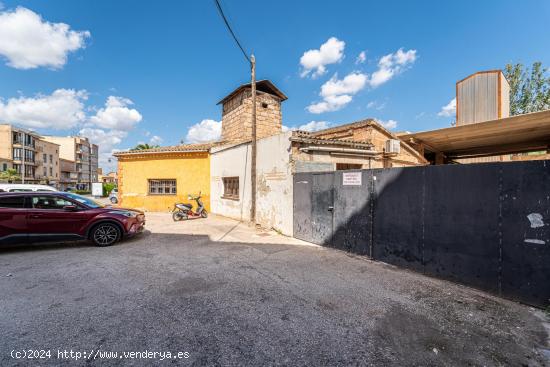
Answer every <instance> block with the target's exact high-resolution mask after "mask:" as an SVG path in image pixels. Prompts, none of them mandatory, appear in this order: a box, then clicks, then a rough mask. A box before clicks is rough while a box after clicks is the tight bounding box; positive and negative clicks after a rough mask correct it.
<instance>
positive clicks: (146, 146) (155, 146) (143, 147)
mask: <svg viewBox="0 0 550 367" xmlns="http://www.w3.org/2000/svg"><path fill="white" fill-rule="evenodd" d="M158 147H159V146H158V145H149V144H147V143H143V144H138V145H136V146H135V147H133V148H132V149H130V150H145V149H153V148H158Z"/></svg>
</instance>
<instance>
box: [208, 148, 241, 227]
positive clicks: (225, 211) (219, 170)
mask: <svg viewBox="0 0 550 367" xmlns="http://www.w3.org/2000/svg"><path fill="white" fill-rule="evenodd" d="M250 157H251V155H250V144H240V145H236V146H223V147H217V148H212V149H211V156H210V180H211V181H210V188H211V196H212V200H211V201H212V203H211V205H212V213H216V214H220V215H224V216H226V217H230V218H235V219H239V220H244V221H248V220H250V195H251V191H250V185H251V181H250ZM223 177H239V199H238V200H233V199H224V198H223V197H222V196H223V180H222V178H223Z"/></svg>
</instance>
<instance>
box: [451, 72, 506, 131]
mask: <svg viewBox="0 0 550 367" xmlns="http://www.w3.org/2000/svg"><path fill="white" fill-rule="evenodd" d="M499 74H500V71H494V72H482V73H478V74H474V75H472V76H470V77H468V78H466V79H464V80H462V81H460V82H459V83H458V84H457V106H458V116H457V125H466V124H473V123H477V122H482V121H488V120H495V119H497V118H499V116H498V103H499V102H498V98H499ZM501 79H504V78H503V77H501ZM507 93H509V92H508V91H507V90H506V91H505V90H501V96H507ZM502 107H504V109H506V108H507V107H506V106H501V108H502ZM503 111H504V110H503Z"/></svg>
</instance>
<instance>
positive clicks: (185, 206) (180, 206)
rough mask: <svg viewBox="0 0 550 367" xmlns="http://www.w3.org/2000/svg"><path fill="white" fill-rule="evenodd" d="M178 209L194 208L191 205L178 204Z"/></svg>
mask: <svg viewBox="0 0 550 367" xmlns="http://www.w3.org/2000/svg"><path fill="white" fill-rule="evenodd" d="M176 207H177V208H182V207H183V208H185V209H191V208H192V207H193V205H191V204H176ZM183 208H182V209H183Z"/></svg>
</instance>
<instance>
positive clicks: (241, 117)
mask: <svg viewBox="0 0 550 367" xmlns="http://www.w3.org/2000/svg"><path fill="white" fill-rule="evenodd" d="M256 91H257V94H256V136H257V138H258V139H261V138H265V137H267V136H271V135H275V134H278V133H280V132H281V129H282V113H281V102H283V101H284V100H286V99H287V97H286V96H285V95H284V94H283V92H281V91H280V90H279V89H278V88H277V87H276V86H275V85H273V83H271V82H270V81H269V80H260V81H258V82H256ZM218 104H221V105H222V141H225V142H240V141H247V140H250V139H251V138H252V90H251V87H250V84H244V85H241V86H240V87H239V88H237V89H235V90H234V91H233V92H231V93H230V94H229V95H227V97H225V98H224V99H222V100H221V101H220V102H218Z"/></svg>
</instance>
